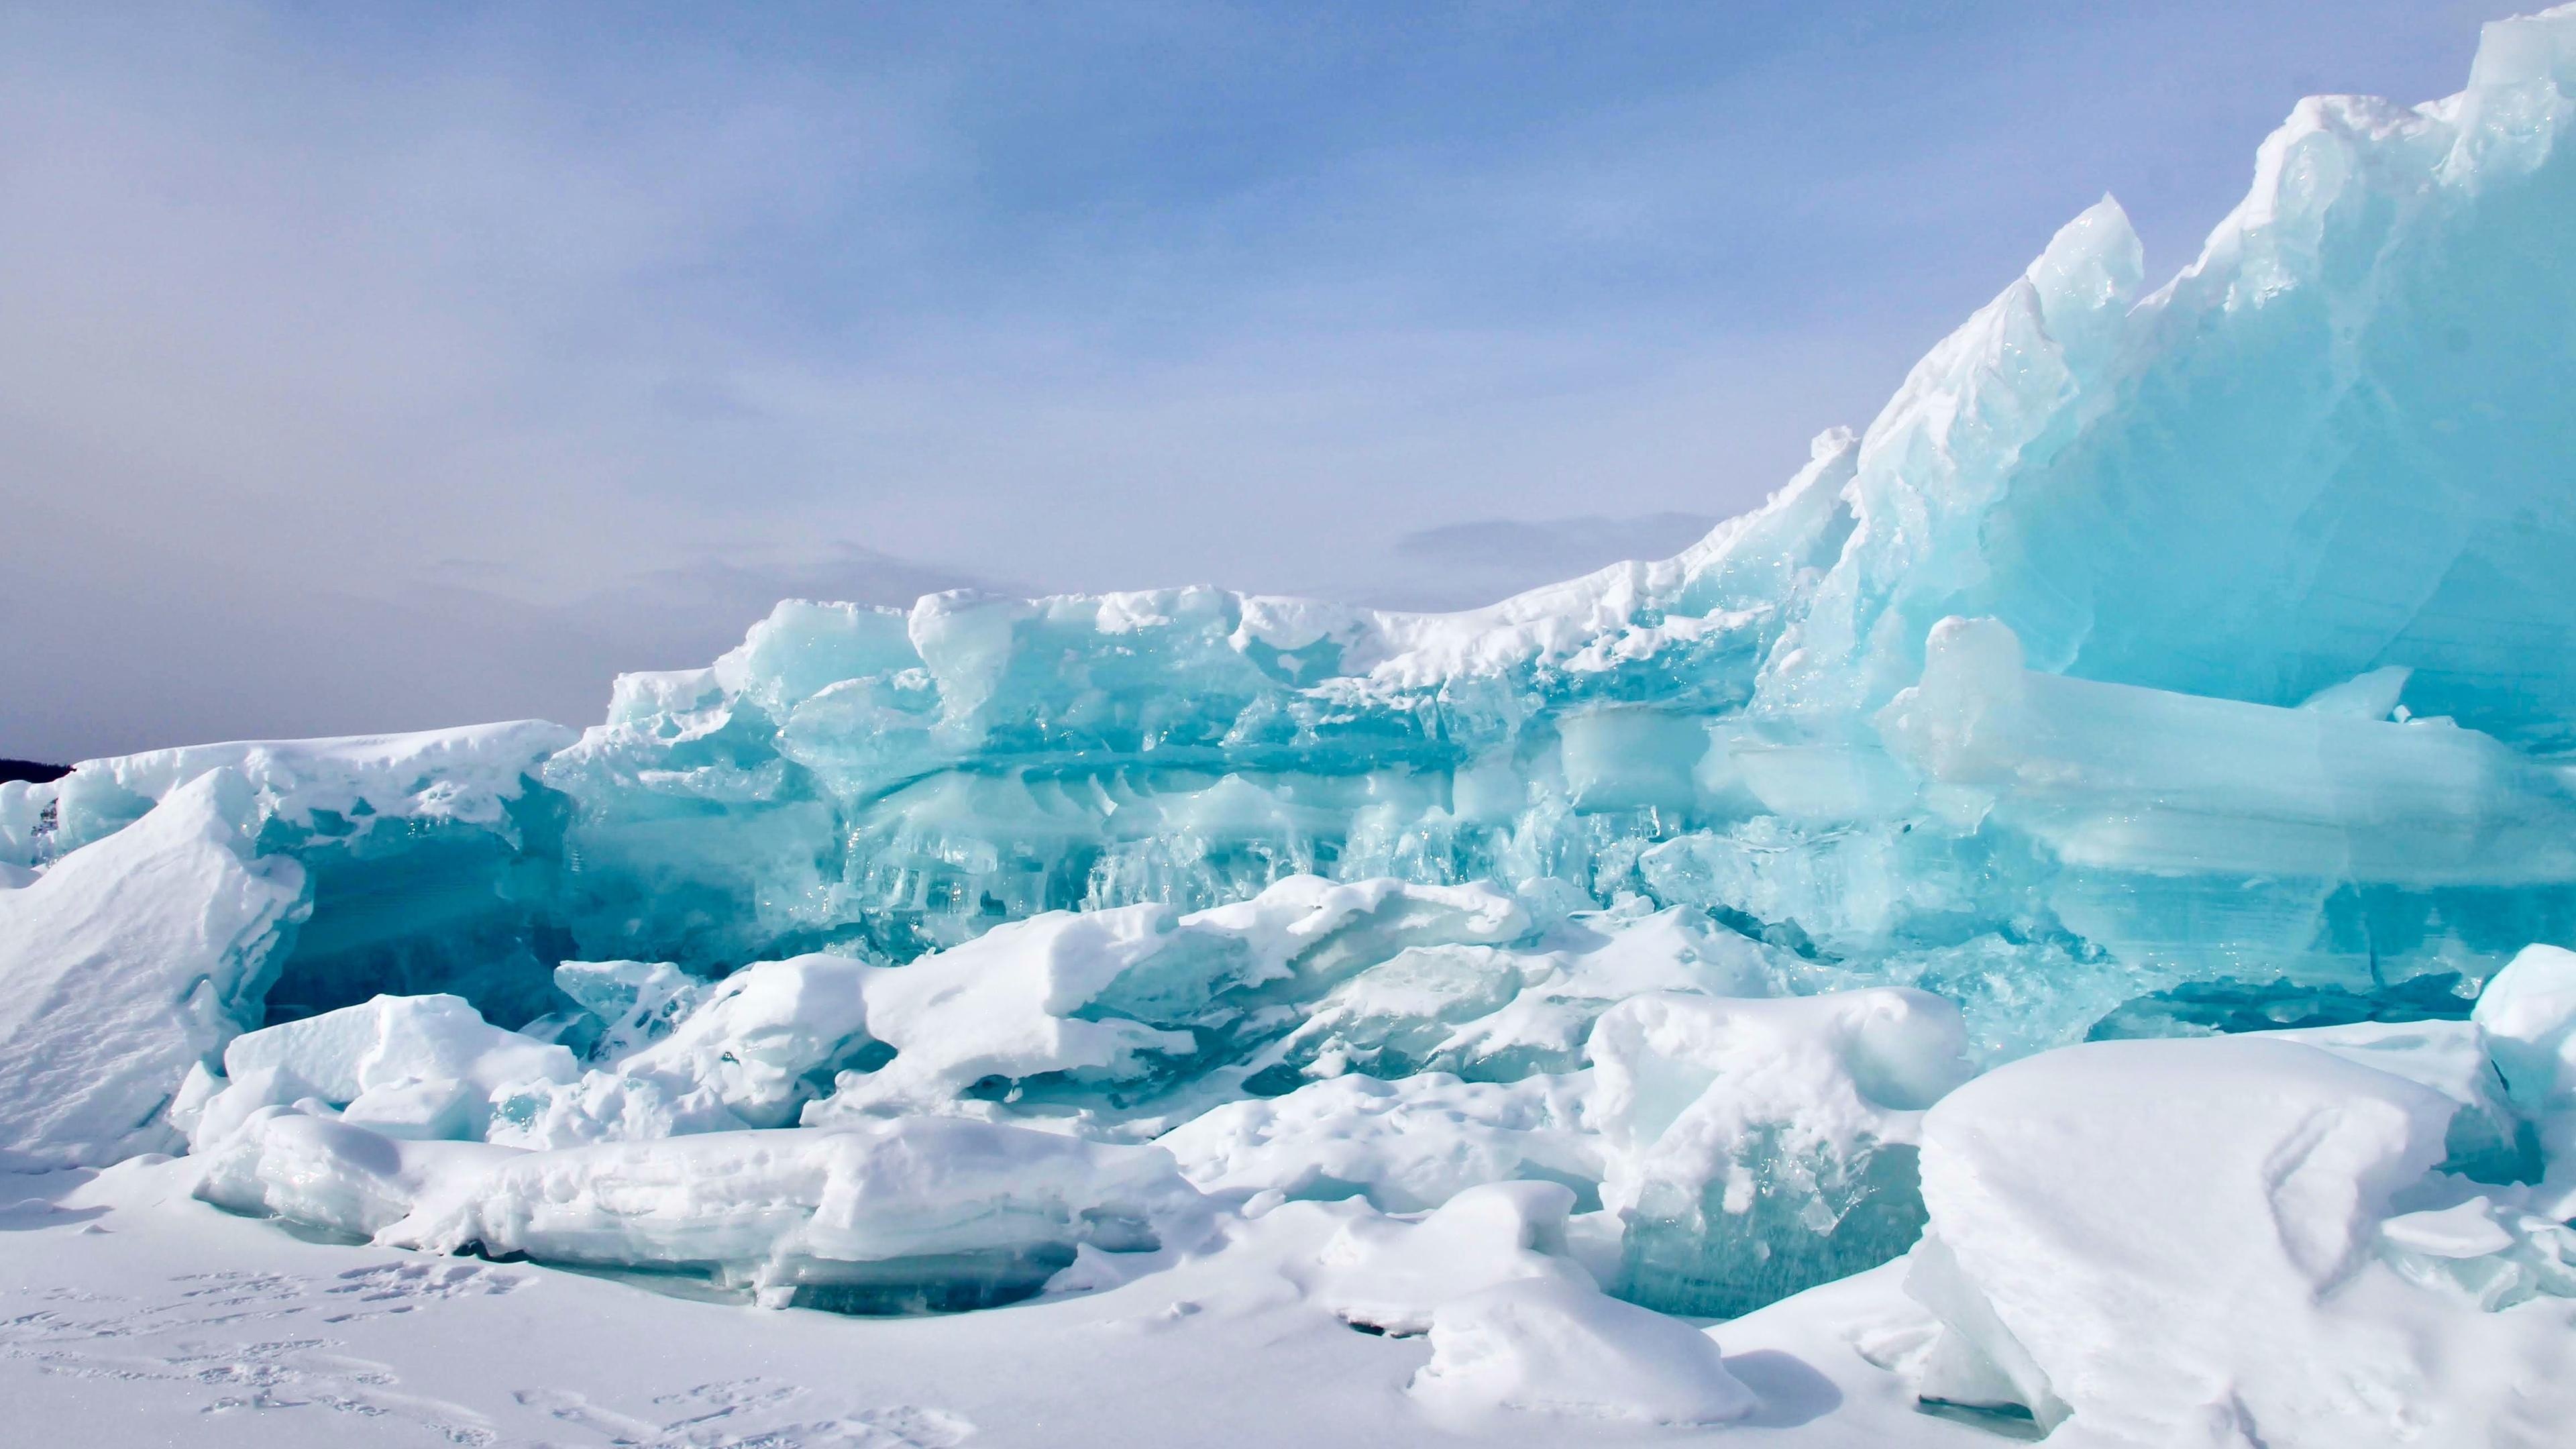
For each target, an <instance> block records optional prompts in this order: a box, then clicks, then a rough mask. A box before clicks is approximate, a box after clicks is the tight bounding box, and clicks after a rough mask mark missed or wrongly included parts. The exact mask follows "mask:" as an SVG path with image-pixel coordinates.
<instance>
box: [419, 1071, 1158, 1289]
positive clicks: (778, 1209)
mask: <svg viewBox="0 0 2576 1449" xmlns="http://www.w3.org/2000/svg"><path fill="white" fill-rule="evenodd" d="M423 1201H424V1204H425V1206H424V1208H423V1209H422V1210H421V1211H420V1212H419V1213H417V1214H416V1215H415V1216H413V1217H412V1218H410V1219H408V1220H406V1221H404V1222H402V1223H400V1224H397V1225H394V1226H392V1227H389V1228H387V1229H385V1230H384V1231H383V1232H382V1233H381V1234H380V1235H379V1241H381V1242H385V1243H388V1244H394V1245H399V1246H408V1247H421V1248H428V1249H432V1250H434V1251H440V1252H457V1251H462V1250H467V1249H473V1250H477V1251H481V1252H485V1253H492V1254H508V1253H524V1254H526V1255H527V1256H528V1257H530V1258H533V1259H536V1260H538V1261H540V1262H548V1263H569V1264H580V1265H589V1266H597V1267H605V1268H627V1269H638V1270H644V1271H658V1272H669V1273H695V1274H703V1275H706V1276H709V1277H711V1278H713V1279H714V1280H715V1281H716V1282H718V1283H719V1284H723V1285H726V1286H731V1287H741V1288H750V1289H753V1290H756V1291H757V1292H758V1293H759V1294H760V1295H761V1296H762V1300H763V1301H764V1302H774V1303H786V1302H790V1301H793V1302H796V1303H800V1304H808V1305H812V1306H818V1307H830V1308H838V1309H843V1310H848V1311H862V1312H890V1311H901V1310H906V1309H953V1308H967V1307H981V1306H985V1305H987V1304H990V1303H995V1302H1002V1301H1007V1300H1009V1299H1010V1298H1013V1297H1020V1296H1025V1295H1027V1294H1029V1293H1032V1292H1035V1291H1036V1290H1037V1289H1038V1288H1039V1287H1040V1286H1041V1285H1043V1284H1044V1282H1045V1280H1046V1279H1047V1278H1048V1277H1049V1276H1050V1275H1052V1274H1053V1273H1055V1272H1056V1271H1058V1270H1060V1269H1061V1268H1063V1267H1064V1266H1065V1265H1067V1264H1068V1263H1070V1262H1072V1261H1073V1256H1074V1250H1075V1248H1076V1247H1078V1246H1081V1245H1085V1244H1088V1245H1091V1246H1093V1247H1096V1248H1099V1249H1101V1250H1104V1251H1110V1252H1122V1251H1136V1250H1142V1249H1151V1248H1155V1247H1158V1246H1163V1245H1167V1244H1168V1245H1170V1246H1186V1245H1187V1244H1188V1243H1189V1242H1190V1241H1194V1237H1193V1235H1194V1234H1196V1233H1198V1232H1200V1231H1202V1230H1203V1228H1204V1225H1205V1221H1206V1217H1205V1214H1206V1209H1205V1207H1204V1205H1203V1203H1202V1201H1201V1199H1200V1197H1199V1195H1198V1194H1197V1193H1196V1192H1195V1191H1194V1190H1192V1189H1191V1188H1190V1186H1189V1185H1188V1184H1187V1183H1186V1182H1183V1181H1182V1180H1181V1178H1180V1175H1179V1174H1178V1173H1177V1172H1176V1171H1174V1170H1173V1167H1172V1160H1171V1157H1170V1155H1169V1154H1167V1153H1165V1152H1163V1151H1161V1150H1160V1149H1157V1148H1152V1147H1131V1146H1114V1145H1106V1144H1100V1143H1092V1142H1085V1141H1081V1140H1079V1139H1076V1138H1070V1137H1064V1136H1059V1135H1056V1134H1052V1133H1045V1132H1036V1131H1030V1130H1028V1129H1025V1128H1017V1127H1005V1126H998V1125H993V1124H989V1123H982V1122H969V1121H961V1120H957V1119H953V1118H906V1119H901V1120H894V1121H877V1122H863V1123H857V1124H853V1125H850V1126H846V1127H841V1128H835V1129H832V1130H829V1131H817V1130H810V1129H785V1130H775V1131H749V1132H715V1133H708V1134H704V1135H700V1136H691V1137H677V1138H672V1139H670V1140H668V1141H661V1142H625V1143H615V1144H609V1145H603V1146H597V1147H583V1148H574V1149H569V1150H565V1151H559V1152H532V1153H526V1154H521V1155H516V1156H512V1157H509V1158H507V1159H506V1160H503V1161H501V1162H499V1163H498V1164H497V1165H495V1166H493V1167H492V1168H491V1169H490V1170H489V1171H488V1172H485V1173H484V1174H482V1175H481V1176H479V1177H477V1178H476V1179H475V1180H474V1181H473V1182H472V1183H471V1184H470V1186H467V1187H464V1188H462V1189H461V1190H459V1191H455V1192H450V1193H442V1194H439V1195H436V1196H435V1197H427V1196H425V1197H424V1199H423ZM427 1204H434V1205H427Z"/></svg>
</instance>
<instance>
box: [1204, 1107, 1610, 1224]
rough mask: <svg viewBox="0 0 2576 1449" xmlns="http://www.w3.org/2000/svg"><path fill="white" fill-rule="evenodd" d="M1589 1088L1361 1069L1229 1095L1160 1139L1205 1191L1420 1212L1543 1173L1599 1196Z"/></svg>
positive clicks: (1583, 1193) (1582, 1196) (1581, 1196)
mask: <svg viewBox="0 0 2576 1449" xmlns="http://www.w3.org/2000/svg"><path fill="white" fill-rule="evenodd" d="M1587 1089H1588V1083H1587V1082H1585V1080H1584V1079H1583V1077H1582V1076H1581V1075H1580V1074H1578V1075H1576V1076H1573V1077H1569V1078H1558V1077H1531V1078H1528V1079H1526V1080H1523V1081H1519V1082H1512V1083H1507V1084H1506V1083H1494V1082H1462V1081H1460V1080H1458V1079H1457V1078H1456V1077H1452V1076H1448V1075H1445V1074H1442V1073H1438V1072H1427V1073H1423V1074H1421V1075H1418V1076H1411V1077H1401V1078H1398V1079H1396V1080H1394V1081H1391V1082H1386V1081H1380V1080H1378V1079H1377V1078H1375V1077H1366V1076H1360V1075H1357V1074H1353V1075H1350V1076H1345V1077H1334V1078H1332V1079H1330V1080H1328V1081H1322V1082H1310V1083H1308V1084H1307V1085H1305V1086H1303V1087H1299V1088H1298V1089H1297V1090H1295V1091H1293V1092H1290V1093H1288V1094H1287V1095H1286V1096H1283V1097H1266V1098H1253V1099H1251V1100H1248V1101H1242V1102H1230V1103H1227V1104H1226V1105H1224V1106H1222V1107H1218V1108H1216V1109H1214V1110H1212V1111H1210V1112H1207V1113H1205V1114H1203V1115H1201V1116H1199V1117H1197V1118H1194V1119H1192V1120H1191V1121H1188V1122H1185V1123H1183V1124H1182V1125H1180V1126H1179V1127H1176V1128H1174V1129H1173V1130H1172V1131H1170V1132H1168V1133H1165V1134H1164V1135H1163V1136H1161V1137H1159V1138H1156V1139H1155V1143H1156V1145H1157V1146H1160V1147H1163V1148H1165V1149H1167V1150H1169V1151H1170V1152H1171V1153H1172V1155H1173V1156H1174V1157H1175V1158H1177V1159H1179V1161H1180V1165H1181V1171H1182V1173H1183V1174H1184V1175H1186V1176H1187V1177H1188V1178H1189V1179H1190V1181H1192V1182H1194V1183H1196V1184H1198V1186H1199V1188H1200V1189H1201V1190H1202V1191H1205V1192H1208V1193H1239V1194H1244V1195H1247V1196H1248V1195H1251V1194H1255V1193H1262V1192H1276V1193H1278V1194H1280V1195H1281V1196H1283V1197H1286V1198H1291V1199H1297V1198H1322V1199H1332V1198H1341V1197H1349V1196H1352V1195H1358V1196H1361V1197H1365V1198H1367V1199H1368V1200H1369V1202H1371V1203H1373V1204H1375V1205H1376V1206H1377V1208H1378V1209H1379V1210H1380V1211H1383V1212H1398V1213H1400V1212H1421V1211H1423V1210H1425V1209H1428V1208H1435V1207H1438V1206H1440V1205H1441V1204H1442V1203H1445V1202H1447V1201H1449V1200H1450V1199H1451V1198H1453V1197H1455V1196H1456V1195H1457V1194H1458V1193H1460V1192H1463V1191H1465V1190H1466V1189H1468V1188H1471V1187H1474V1186H1476V1185H1477V1184H1479V1183H1488V1182H1507V1181H1511V1180H1513V1179H1516V1178H1539V1179H1545V1180H1548V1181H1554V1182H1561V1183H1564V1184H1566V1185H1567V1186H1568V1187H1570V1188H1573V1189H1575V1190H1576V1195H1577V1198H1578V1200H1580V1199H1586V1198H1589V1199H1594V1200H1596V1201H1597V1199H1598V1196H1599V1190H1598V1188H1597V1186H1596V1184H1597V1183H1598V1182H1599V1181H1600V1178H1601V1171H1602V1169H1601V1160H1600V1148H1599V1146H1598V1143H1597V1139H1596V1138H1595V1136H1594V1134H1593V1133H1591V1132H1590V1131H1589V1130H1587V1129H1586V1128H1585V1126H1584V1124H1583V1119H1582V1102H1583V1096H1584V1094H1585V1092H1586V1090H1587Z"/></svg>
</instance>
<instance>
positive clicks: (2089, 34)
mask: <svg viewBox="0 0 2576 1449" xmlns="http://www.w3.org/2000/svg"><path fill="white" fill-rule="evenodd" d="M2496 13H2503V11H2502V10H2501V9H2499V8H2494V7H2482V6H2475V5H2460V4H2452V3H2446V0H2418V3H2414V4H2388V3H2380V0H2350V3H2345V4H2341V5H2337V6H2321V5H2316V4H2314V3H2305V4H2281V3H2268V0H2240V3H2233V4H2216V3H2196V0H2184V3H2175V4H2169V5H2159V6H2152V7H2148V6H2140V7H2135V8H2129V7H2115V6H2084V5H2069V4H2063V3H2060V4H2050V5H2041V4H2013V3H1981V4H1927V5H1824V4H1799V5H1787V4H1779V5H1774V4H1703V5H1669V6H1667V5H1617V4H1607V5H1604V4H1593V5H1542V4H1489V5H1386V4H1369V5H1350V6H1312V5H1232V4H1205V3H1200V4H1187V5H1182V4H1122V5H1002V4H992V5H979V4H955V5H828V6H827V5H793V4H767V5H756V6H755V5H744V6H667V7H655V6H637V5H595V6H585V5H577V4H557V5H544V6H526V5H493V6H474V5H467V4H442V5H420V6H352V5H343V4H318V3H317V4H303V5H229V6H227V5H193V6H185V7H171V8H167V9H161V8H155V7H153V6H150V5H133V6H115V7H101V6H94V5H76V6H59V7H48V6H44V5H24V4H22V5H17V6H12V7H10V8H9V9H8V10H7V12H6V13H5V14H0V620H5V622H6V625H7V628H6V630H5V637H0V754H5V755H33V756H37V757H55V758H69V757H77V756H85V755H94V754H100V753H106V752H111V751H120V750H127V749H133V748H139V747H146V746H150V745H156V744H165V743H176V742H180V741H184V740H193V739H205V738H215V737H228V736H247V735H280V734H309V733H324V732H341V731H354V730H375V729H387V728H401V727H418V726H427V725H432V724H439V723H450V722H461V721H465V720H472V719H481V718H491V717H498V716H507V715H520V714H544V715H550V716H553V717H556V718H561V719H566V720H568V721H571V722H576V723H578V722H585V721H588V720H590V719H594V718H596V717H597V715H598V712H599V710H600V708H601V706H602V705H603V704H604V702H605V699H606V688H607V679H608V675H609V674H610V673H611V672H613V671H615V670H617V669H624V668H652V667H671V666H678V665H685V664H692V663H702V662H704V661H705V660H707V659H708V658H711V657H712V656H713V654H714V653H716V652H717V651H719V650H720V649H722V648H723V647H724V646H725V645H726V643H727V642H728V641H730V640H732V639H735V638H738V637H739V635H740V633H741V631H742V629H743V627H744V626H745V625H747V624H748V623H749V622H750V620H751V619H752V618H754V617H756V616H757V614H758V613H760V612H761V611H762V610H763V608H764V607H765V602H766V601H767V600H768V599H770V598H773V597H776V596H778V595H781V594H791V593H792V594H823V595H830V596H837V597H857V598H866V599H871V600H875V601H882V602H894V601H901V600H904V599H908V598H909V597H910V596H912V595H913V594H915V593H918V592H920V591H922V590H925V589H931V588H942V587H951V586H962V585H978V586H985V587H995V588H1004V589H1009V590H1013V591H1030V590H1046V591H1052V590H1061V589H1101V588H1115V587H1133V586H1144V585H1159V584H1173V583H1185V582H1196V581H1210V582H1216V583H1221V584H1226V585H1230V586H1235V587H1241V588H1249V589H1261V590H1269V591H1284V592H1299V593H1311V594H1321V595H1326V596H1333V597H1342V598H1350V599H1355V600H1361V601H1366V602H1375V603H1385V604H1390V605H1401V606H1410V607H1459V606H1465V605H1470V604H1474V603H1479V602H1484V601H1488V600H1490V599H1491V598H1493V597H1497V596H1499V595H1500V594H1502V593H1505V592H1508V591H1510V590H1511V589H1515V588H1519V587H1523V586H1527V585H1530V584H1535V583H1540V582H1544V581H1546V580H1548V579H1551V578H1554V577H1558V576H1561V575H1564V574H1569V573H1573V572H1579V571H1581V570H1583V569H1587V568H1590V567H1594V566H1597V565H1599V564H1601V563H1605V562H1609V561H1611V560H1613V559H1616V558H1620V557H1625V556H1631V555H1660V554H1665V553H1669V552H1672V551H1673V550H1675V549H1677V548H1679V547H1681V546H1682V545H1683V544H1685V543H1687V542H1688V541H1689V540H1690V539H1691V538H1692V537H1693V536H1695V535H1696V534H1697V533H1698V532H1699V531H1700V530H1702V529H1704V528H1705V527H1706V526H1707V525H1708V524H1709V523H1710V522H1711V521H1713V520H1714V519H1715V518H1718V517H1720V516H1723V515H1726V514H1729V513H1732V512H1736V511H1738V510H1740V509H1742V508H1743V507H1745V506H1748V505H1749V504H1751V503H1753V502H1755V501H1757V500H1758V499H1759V498H1760V497H1761V496H1762V494H1763V493H1765V492H1766V491H1768V490H1769V489H1770V488H1772V487H1775V486H1777V484H1778V483H1779V482H1780V481H1781V480H1783V479H1784V478H1785V477H1786V476H1787V475H1788V473H1789V472H1790V471H1791V470H1792V469H1793V468H1794V467H1795V466H1796V465H1797V464H1798V462H1800V461H1801V460H1802V459H1803V458H1804V456H1805V448H1806V440H1807V438H1808V437H1809V436H1810V435H1811V434H1813V433H1814V432H1816V431H1817V430H1819V429H1821V428H1824V427H1828V426H1832V425H1836V424H1850V425H1855V426H1857V425H1860V424H1863V423H1865V422H1866V421H1867V420H1868V418H1869V416H1870V414H1871V413H1872V412H1873V411H1875V409H1876V407H1877V405H1878V403H1879V402H1880V401H1881V400H1882V399H1883V398H1884V397H1885V396H1886V394H1887V393H1888V392H1889V391H1890V390H1891V389H1892V388H1893V387H1894V385H1895V383H1896V382H1897V380H1898V379H1899V378H1900V377H1901V376H1902V374H1903V372H1904V370H1905V367H1906V366H1907V365H1908V364H1909V363H1910V362H1911V361H1912V360H1913V359H1914V357H1916V356H1917V355H1919V354H1920V353H1921V352H1922V351H1923V350H1924V348H1926V347H1927V346H1928V345H1929V344H1930V343H1932V342H1933V341H1935V340H1936V339H1937V338H1938V337H1939V336H1940V335H1941V334H1942V333H1943V332H1945V331H1947V330H1948V329H1949V328H1950V327H1951V326H1953V325H1955V324H1956V323H1957V322H1958V321H1959V320H1961V319H1962V318H1964V317H1965V315H1966V314H1967V313H1968V312H1969V311H1970V310H1972V309H1973V308H1974V307H1976V306H1977V305H1979V304H1980V303H1982V302H1983V301H1984V300H1986V299H1987V298H1988V297H1990V296H1991V295H1993V293H1994V292H1996V291H1997V290H1999V289H2000V288H2001V287H2002V286H2003V285H2004V283H2005V282H2007V281H2008V280H2009V279H2010V278H2011V277H2012V276H2013V275H2014V274H2015V272H2017V271H2018V269H2019V268H2020V267H2021V266H2022V265H2023V263H2024V262H2026V261H2027V259H2028V258H2029V257H2030V256H2031V255H2032V254H2033V253H2034V252H2035V251H2036V250H2037V249H2038V248H2039V246H2040V245H2041V244H2042V243H2043V242H2044V241H2045V240H2046V239H2047V237H2048V235H2049V233H2050V232H2051V231H2052V230H2053V229H2054V228H2055V227H2056V226H2057V225H2058V224H2059V223H2061V222H2062V221H2064V220H2065V219H2067V218H2068V217H2070V216H2072V215H2073V214H2074V213H2075V212H2076V211H2078V210H2080V209H2081V208H2082V207H2083V206H2085V205H2086V204H2088V203H2089V202H2091V201H2092V200H2094V199H2095V198H2096V197H2098V196H2100V195H2101V194H2102V193H2103V192H2105V191H2109V192H2112V193H2114V194H2116V195H2118V196H2119V197H2120V199H2121V201H2122V202H2123V203H2124V204H2125V205H2126V206H2127V207H2128V208H2129V210H2130V212H2131V214H2132V216H2133V217H2134V218H2135V219H2136V221H2137V222H2138V225H2139V229H2140V231H2141V232H2142V233H2143V235H2144V236H2145V238H2146V242H2147V249H2148V260H2149V268H2150V271H2151V272H2156V273H2163V272H2169V271H2170V270H2172V269H2173V268H2175V267H2177V266H2179V265H2181V264H2182V263H2183V262H2185V261H2187V260H2188V259H2189V256H2190V254H2191V253H2192V251H2194V250H2195V249H2196V246H2197V242H2198V238H2199V237H2200V236H2201V235H2202V234H2203V233H2205V232H2206V231H2207V229H2208V228H2209V226H2210V225H2211V224H2212V223H2214V222H2215V221H2216V220H2217V219H2218V218H2219V216H2221V215H2222V214H2223V213H2224V212H2225V211H2226V209H2227V208H2228V207H2229V206H2230V205H2232V204H2233V201H2234V200H2235V198H2236V196H2237V195H2238V194H2239V193H2241V191H2242V189H2243V187H2244V185H2245V182H2246V179H2247V177H2248V176H2249V174H2250V171H2251V166H2252V157H2253V150H2254V146H2255V144H2256V143H2257V142H2258V141H2259V140H2260V139H2261V137H2262V136H2263V134H2264V133H2265V132H2266V131H2268V130H2269V129H2270V128H2271V126H2272V125H2273V124H2275V123H2276V122H2277V121H2278V120H2279V119H2280V118H2281V117H2282V116H2283V115H2284V114H2285V113H2286V112H2287V111H2288V109H2289V107H2290V105H2291V103H2292V102H2293V101H2294V100H2295V99H2296V98H2297V97H2298V96H2300V95H2303V94H2307V93H2311V92H2317V91H2365V92H2374V93H2380V94H2387V95H2392V96H2395V97H2397V98H2399V99H2403V100H2409V101H2412V100H2422V99H2427V98H2430V97H2433V96H2436V95H2441V94H2446V93H2448V92H2450V91H2452V90H2456V89H2457V88H2458V86H2459V83H2460V82H2461V80H2462V79H2463V78H2464V77H2465V74H2466V69H2467V63H2468V57H2469V55H2470V53H2471V51H2472V49H2473V47H2474V45H2475V39H2476V22H2477V21H2478V20H2480V19H2482V18H2486V17H2488V16H2490V15H2492V14H2496Z"/></svg>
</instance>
